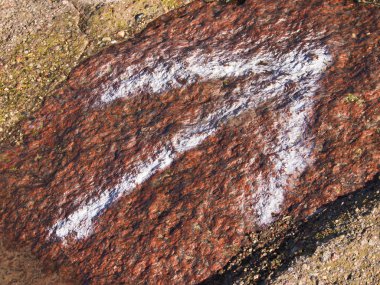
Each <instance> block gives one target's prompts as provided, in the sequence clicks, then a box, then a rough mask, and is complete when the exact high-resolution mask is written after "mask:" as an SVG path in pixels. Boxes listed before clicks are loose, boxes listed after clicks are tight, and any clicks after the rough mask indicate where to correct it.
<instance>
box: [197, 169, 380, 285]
mask: <svg viewBox="0 0 380 285" xmlns="http://www.w3.org/2000/svg"><path fill="white" fill-rule="evenodd" d="M379 202H380V179H379V175H376V176H375V178H374V180H372V181H370V182H369V183H367V184H366V185H365V187H363V188H362V189H360V190H358V191H356V192H354V193H352V194H349V195H347V196H343V197H341V198H339V199H337V200H336V201H334V202H332V203H330V204H328V205H326V206H324V207H322V208H320V209H319V210H317V211H316V212H315V213H314V214H313V215H311V216H309V217H308V218H307V219H306V220H305V221H298V222H290V221H287V218H284V219H283V220H281V221H279V222H276V223H275V224H274V225H273V226H271V228H270V229H268V230H267V231H264V233H258V234H253V235H252V237H251V238H252V247H250V248H244V249H242V250H241V253H240V254H239V255H237V256H235V257H234V258H232V259H231V260H230V261H229V263H228V264H227V265H226V266H225V267H224V268H223V270H221V271H220V272H219V273H218V274H216V275H214V276H212V277H211V278H209V279H206V280H205V281H203V282H201V283H200V284H202V285H206V284H207V285H210V284H233V283H235V282H237V284H239V281H245V282H244V284H266V283H267V281H268V280H270V279H273V278H275V277H276V276H278V275H280V274H281V272H284V271H285V270H287V269H288V268H289V266H290V265H291V263H292V262H293V261H294V260H295V259H296V258H298V257H300V256H310V255H312V254H313V253H314V252H315V250H316V249H317V247H318V246H319V245H321V244H322V243H325V242H327V241H329V240H331V239H333V238H336V237H338V236H341V235H345V234H347V238H348V239H350V234H349V232H350V221H352V219H355V218H357V217H358V216H359V215H360V216H365V215H368V214H370V213H371V211H372V209H373V208H374V207H375V206H376V205H378V203H379ZM265 232H266V233H265Z"/></svg>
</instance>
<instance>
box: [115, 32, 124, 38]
mask: <svg viewBox="0 0 380 285" xmlns="http://www.w3.org/2000/svg"><path fill="white" fill-rule="evenodd" d="M117 36H118V37H119V38H124V37H125V31H120V32H118V33H117Z"/></svg>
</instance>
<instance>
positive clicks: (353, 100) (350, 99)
mask: <svg viewBox="0 0 380 285" xmlns="http://www.w3.org/2000/svg"><path fill="white" fill-rule="evenodd" d="M345 101H346V102H347V103H356V104H358V105H360V106H361V105H363V103H364V100H363V99H361V98H360V97H359V96H358V95H355V94H353V93H349V94H347V95H346V98H345Z"/></svg>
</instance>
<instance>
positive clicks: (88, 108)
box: [0, 0, 380, 284]
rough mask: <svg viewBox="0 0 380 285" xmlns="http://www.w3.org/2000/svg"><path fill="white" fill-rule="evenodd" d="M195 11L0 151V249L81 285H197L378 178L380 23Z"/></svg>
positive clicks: (80, 87)
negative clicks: (281, 225)
mask: <svg viewBox="0 0 380 285" xmlns="http://www.w3.org/2000/svg"><path fill="white" fill-rule="evenodd" d="M348 2H349V1H337V0H336V1H335V0H334V1H333V0H330V1H320V0H311V1H288V0H279V1H260V0H259V1H258V0H252V1H250V0H247V1H245V2H244V3H243V4H241V3H242V1H239V5H238V4H232V5H222V4H219V3H215V2H214V3H207V4H206V3H203V2H201V1H196V2H194V3H192V4H190V5H188V6H186V7H184V8H181V9H179V10H176V11H174V12H171V13H169V14H167V15H165V16H163V17H161V18H160V19H158V20H157V21H155V22H153V23H152V24H150V25H149V26H148V27H147V29H145V30H144V31H143V32H142V33H141V34H139V35H138V36H136V37H135V38H134V39H133V40H130V41H127V42H125V43H122V44H118V45H115V46H112V47H110V48H108V49H106V50H104V51H103V52H101V53H99V54H98V55H96V56H94V57H92V58H90V59H88V60H86V61H84V62H83V63H82V64H81V65H80V66H79V67H77V68H76V69H75V70H74V72H72V74H71V76H70V78H69V79H68V81H67V82H66V83H64V84H63V85H62V86H61V87H60V88H59V89H58V90H56V91H55V92H54V94H53V95H52V96H51V97H49V98H48V99H47V100H46V101H45V103H44V105H43V107H42V108H41V109H40V110H39V111H38V112H36V113H35V114H34V116H33V117H30V118H29V119H28V120H25V121H24V122H22V124H21V125H20V127H21V128H22V131H23V135H24V139H23V144H22V145H14V144H12V143H4V144H2V145H1V146H0V150H1V160H0V189H1V192H0V193H1V194H0V195H1V196H0V199H1V208H0V224H1V230H2V233H3V238H7V239H9V240H12V241H15V242H17V243H20V244H25V243H29V244H32V246H33V251H34V252H35V253H36V254H37V255H38V256H40V257H41V258H42V259H43V260H45V261H49V262H51V261H53V262H54V263H55V264H56V265H57V266H58V267H59V268H61V270H62V271H68V272H71V273H72V272H73V273H75V274H76V275H77V276H78V278H79V279H80V280H81V281H83V282H88V283H91V284H120V283H122V284H140V283H141V284H145V283H148V284H193V283H196V282H199V281H202V280H204V279H205V278H207V277H209V276H210V275H211V274H213V273H214V272H216V271H217V270H218V269H220V268H222V267H223V265H225V264H226V262H227V261H228V260H229V259H230V258H231V257H233V256H234V255H235V254H236V253H237V252H238V250H239V248H240V247H241V246H243V245H245V244H246V243H247V242H248V240H247V239H246V234H247V233H249V232H251V231H254V230H265V228H266V226H267V225H269V224H270V223H272V222H273V221H275V220H276V219H278V217H281V216H283V215H292V216H293V217H295V218H303V217H305V216H307V215H310V214H312V213H313V212H315V210H316V209H317V208H318V207H320V206H321V205H324V204H326V203H328V202H330V201H332V200H334V199H336V198H337V197H339V196H341V195H344V194H347V193H350V192H353V191H355V190H357V189H360V188H361V187H362V186H363V185H364V184H365V183H366V182H367V181H369V180H371V179H373V178H374V177H375V175H376V174H377V173H378V172H379V166H378V161H379V157H380V153H379V150H380V148H379V133H380V132H379V105H380V104H379V98H380V85H379V81H380V80H379V79H380V69H379V64H380V51H379V50H380V49H379V45H380V32H379V31H380V29H379V21H378V20H379V18H380V10H379V9H369V8H367V7H361V6H357V5H354V4H353V3H348Z"/></svg>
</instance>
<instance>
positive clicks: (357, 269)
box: [0, 0, 380, 285]
mask: <svg viewBox="0 0 380 285" xmlns="http://www.w3.org/2000/svg"><path fill="white" fill-rule="evenodd" d="M186 2H187V1H180V0H141V1H133V0H108V1H107V0H71V1H67V0H62V1H58V0H35V1H30V0H2V1H0V19H1V20H0V48H1V52H0V142H1V140H4V139H12V140H17V141H19V142H22V135H21V134H20V133H19V132H18V131H17V128H14V126H15V125H17V122H19V121H20V120H21V119H22V118H24V117H26V116H28V115H29V114H31V113H32V112H33V111H34V110H36V109H37V108H38V107H39V106H40V105H41V103H42V102H43V100H44V98H45V97H46V96H49V95H51V91H52V90H54V88H55V87H56V86H57V85H58V84H59V83H60V82H62V81H63V80H65V79H66V77H67V75H68V74H69V72H70V70H71V69H72V68H73V67H74V66H76V65H77V64H78V62H80V61H81V60H82V59H84V58H86V57H88V56H89V55H92V54H94V53H96V52H97V51H99V50H100V49H102V48H103V47H105V46H108V45H111V44H113V43H116V42H120V41H124V40H126V39H128V38H129V37H131V36H133V34H134V33H136V32H138V31H140V30H141V29H143V28H144V27H145V26H146V24H147V23H148V22H149V21H151V20H152V19H154V18H156V17H158V16H159V15H161V14H163V13H165V12H167V11H169V10H170V9H173V8H175V7H178V6H180V5H183V4H185V3H186ZM374 9H377V8H376V7H375V6H374ZM376 183H377V184H376ZM374 185H375V186H371V187H372V188H371V189H372V190H371V191H369V192H365V193H364V194H362V195H359V196H355V195H354V196H353V197H351V198H346V199H348V200H347V201H346V200H342V201H343V202H344V201H346V202H344V203H347V204H349V206H347V207H346V206H345V205H340V211H339V213H337V212H334V211H332V210H331V209H330V210H329V209H328V210H326V213H323V212H322V213H321V214H319V215H320V216H319V217H320V218H319V222H315V220H311V221H309V222H308V223H306V224H303V225H301V226H300V227H298V226H297V228H301V229H300V230H296V232H297V233H296V234H293V235H292V236H293V237H294V239H297V238H299V239H300V240H303V242H300V243H297V242H293V243H288V244H285V245H284V244H283V243H281V244H280V245H279V248H277V249H275V250H272V249H270V248H269V247H268V248H267V250H268V251H271V250H272V252H275V253H276V254H275V255H273V254H268V256H269V257H270V258H267V261H265V262H261V263H260V266H257V265H252V264H254V263H252V262H250V263H249V262H247V260H251V259H249V258H248V259H247V258H246V257H247V255H250V256H253V253H254V252H255V250H256V248H257V243H255V242H254V238H253V244H254V245H253V246H252V247H251V248H248V249H244V250H243V251H242V255H241V256H240V257H237V259H236V261H234V262H236V264H237V265H236V264H235V265H234V266H232V265H231V264H230V265H229V266H227V267H226V270H225V272H224V273H223V272H222V273H221V274H222V275H223V274H224V275H231V276H232V275H234V274H232V273H231V272H232V271H231V268H235V269H234V270H235V272H237V273H236V274H235V275H234V276H235V277H236V276H237V277H236V278H235V279H234V280H235V281H231V282H229V283H232V282H235V283H236V284H255V283H261V284H371V285H372V284H380V273H379V268H380V240H379V234H380V219H379V215H380V199H379V196H380V194H379V191H380V190H379V183H378V182H375V184H374ZM374 187H375V188H376V189H375V188H374ZM363 197H364V198H363ZM340 203H341V202H340ZM336 206H337V205H335V204H334V205H333V206H331V207H336ZM323 225H327V226H323ZM297 234H298V236H297ZM300 237H305V238H304V239H302V238H300ZM268 238H270V235H268V236H267V237H264V240H265V239H268ZM291 240H292V239H291ZM289 244H290V245H289ZM263 254H267V253H263ZM278 256H281V258H280V259H278V258H277V257H278ZM272 263H273V265H271V266H269V265H268V264H272ZM42 268H43V266H42V265H41V264H40V263H39V262H38V260H37V259H36V258H34V257H33V256H32V255H31V254H30V253H29V250H28V249H27V248H23V249H15V248H14V247H12V246H9V245H8V246H5V245H4V244H3V243H2V242H0V284H2V285H3V284H4V285H5V284H72V282H68V281H64V280H62V279H61V278H60V276H59V275H57V274H56V273H54V272H52V271H51V270H50V271H49V270H46V268H45V269H44V270H43V269H42ZM228 268H230V269H228ZM236 268H239V269H238V270H236ZM226 272H227V273H226ZM225 280H230V279H228V278H227V279H225ZM231 280H232V279H231ZM65 282H66V283H65ZM224 282H226V281H224ZM227 283H228V282H227ZM227 283H226V284H227Z"/></svg>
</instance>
